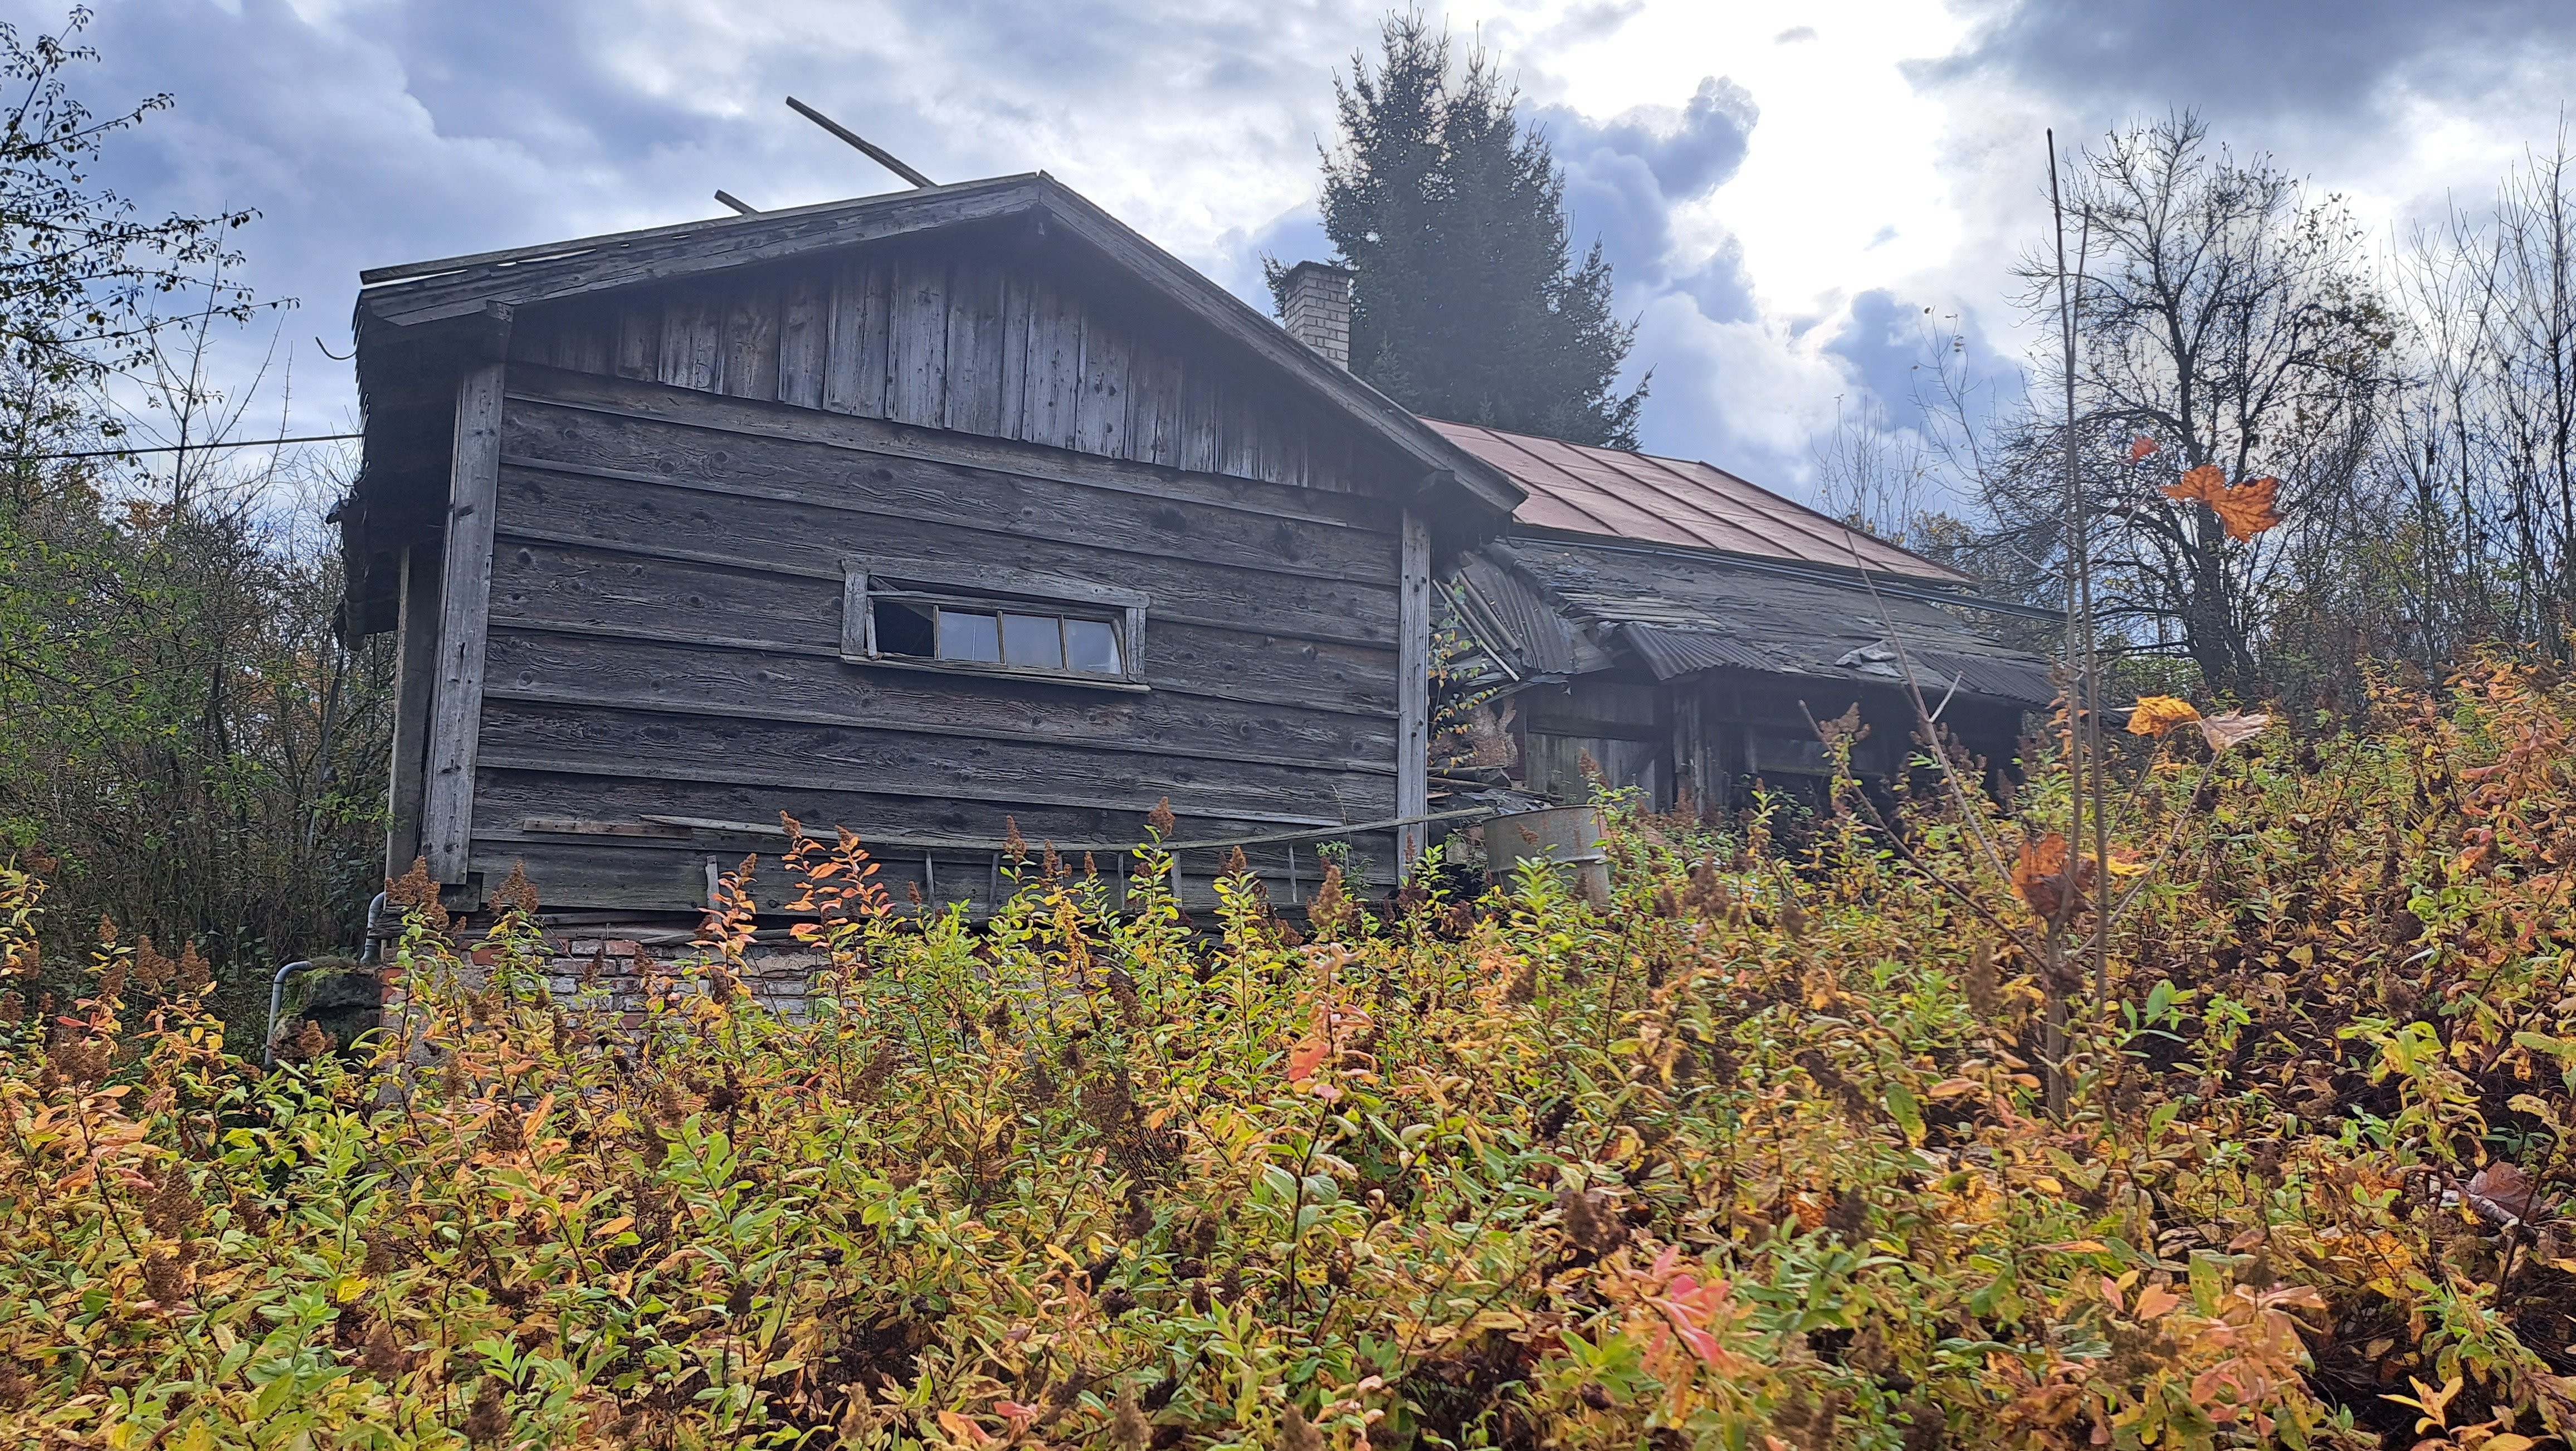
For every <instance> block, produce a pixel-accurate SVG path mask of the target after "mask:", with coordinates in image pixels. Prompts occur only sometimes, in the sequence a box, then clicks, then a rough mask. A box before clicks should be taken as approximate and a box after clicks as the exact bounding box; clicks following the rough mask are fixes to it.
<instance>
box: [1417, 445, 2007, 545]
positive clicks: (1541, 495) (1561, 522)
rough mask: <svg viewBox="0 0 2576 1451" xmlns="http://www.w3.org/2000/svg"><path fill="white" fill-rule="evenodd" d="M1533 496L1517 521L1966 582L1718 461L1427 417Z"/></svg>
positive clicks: (1547, 526) (1518, 513)
mask: <svg viewBox="0 0 2576 1451" xmlns="http://www.w3.org/2000/svg"><path fill="white" fill-rule="evenodd" d="M1425 421H1426V422H1428V423H1429V424H1430V425H1431V427H1432V428H1433V429H1435V430H1437V431H1438V432H1439V433H1440V434H1441V436H1442V437H1444V438H1447V439H1448V440H1449V441H1450V442H1452V443H1454V444H1456V445H1458V446H1459V447H1460V448H1462V449H1464V450H1466V451H1467V452H1468V453H1471V454H1473V455H1475V456H1476V457H1477V458H1479V459H1482V460H1484V461H1485V462H1486V463H1489V464H1491V465H1493V466H1494V467H1495V468H1496V469H1498V470H1500V471H1501V472H1502V473H1504V474H1506V475H1508V476H1509V477H1510V478H1511V480H1512V482H1513V483H1515V484H1518V485H1519V486H1520V487H1521V488H1522V489H1523V490H1524V491H1526V492H1527V493H1528V495H1529V497H1528V498H1527V499H1526V500H1525V501H1523V502H1522V504H1521V506H1520V508H1519V509H1518V510H1517V511H1516V512H1515V513H1514V514H1513V522H1515V523H1517V524H1522V525H1527V526H1531V527H1534V528H1541V529H1560V530H1565V531H1568V532H1570V533H1576V534H1600V535H1608V536H1611V537H1613V538H1618V539H1632V540H1636V541H1637V542H1639V543H1644V544H1672V545H1679V546H1682V547H1684V548H1692V549H1719V550H1725V551H1727V552H1728V553H1732V554H1748V555H1755V556H1760V557H1765V558H1771V559H1785V560H1794V561H1796V562H1798V563H1801V564H1810V565H1817V566H1822V567H1825V568H1832V569H1846V570H1867V571H1870V572H1872V573H1887V574H1896V575H1906V576H1910V577H1913V578H1916V579H1923V580H1934V581H1939V582H1941V583H1943V584H1966V583H1969V582H1970V581H1969V578H1968V576H1966V575H1964V574H1961V573H1960V572H1958V571H1957V570H1954V569H1951V568H1949V567H1947V566H1945V565H1940V564H1935V563H1934V562H1932V561H1931V560H1928V559H1925V558H1924V557H1923V556H1921V555H1919V554H1916V553H1913V552H1912V551H1910V550H1907V549H1903V548H1900V547H1898V546H1896V545H1894V544H1890V543H1888V542H1887V541H1886V540H1884V539H1880V538H1877V537H1876V536H1874V535H1870V534H1866V533H1863V532H1861V531H1860V530H1858V529H1854V528H1852V527H1851V526H1849V525H1847V524H1844V523H1842V522H1840V521H1839V520H1835V519H1832V518H1828V517H1827V516H1825V515H1823V514H1820V513H1818V512H1816V511H1815V510H1813V509H1810V508H1808V507H1806V506H1805V505H1803V504H1799V503H1795V502H1793V501H1791V500H1789V499H1785V498H1782V497H1781V496H1780V495H1778V494H1775V493H1772V492H1771V491H1770V490H1768V489H1765V488H1762V487H1760V486H1758V485H1755V484H1752V483H1749V482H1747V481H1745V480H1743V479H1741V478H1738V477H1736V476H1735V475H1734V474H1731V473H1728V472H1727V471H1726V470H1724V469H1721V468H1719V467H1717V466H1716V465H1714V464H1705V463H1698V462H1694V461H1692V460H1688V459H1672V458H1658V457H1656V456H1654V455H1653V454H1643V453H1626V452H1623V451H1621V450H1619V449H1614V448H1593V447H1589V446H1586V445H1583V444H1575V443H1565V442H1562V441H1560V440H1557V439H1553V438H1537V437H1533V436H1531V435H1529V434H1521V433H1506V432H1504V431H1503V430H1501V429H1498V428H1486V427H1483V426H1481V425H1478V424H1472V423H1448V422H1443V421H1441V420H1438V419H1426V420H1425Z"/></svg>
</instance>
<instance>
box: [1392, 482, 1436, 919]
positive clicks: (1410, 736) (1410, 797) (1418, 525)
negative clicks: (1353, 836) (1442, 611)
mask: <svg viewBox="0 0 2576 1451" xmlns="http://www.w3.org/2000/svg"><path fill="white" fill-rule="evenodd" d="M1397 589H1398V597H1397V602H1396V615H1395V618H1396V637H1397V641H1398V644H1397V647H1396V650H1397V659H1396V690H1395V709H1396V729H1395V814H1396V815H1398V816H1400V817H1404V818H1406V819H1407V821H1406V824H1405V825H1403V826H1400V827H1398V828H1396V859H1397V861H1398V863H1399V864H1400V865H1401V866H1403V868H1404V869H1405V870H1408V871H1410V870H1411V869H1412V867H1413V863H1414V862H1415V860H1416V859H1418V858H1419V857H1420V856H1421V855H1422V851H1423V847H1424V845H1425V843H1427V842H1428V841H1429V840H1430V827H1429V825H1428V824H1427V823H1425V822H1423V821H1421V820H1419V819H1418V818H1420V817H1423V816H1425V815H1428V814H1429V813H1430V811H1431V527H1430V525H1429V524H1428V523H1426V522H1425V521H1424V519H1423V517H1422V516H1421V515H1420V514H1418V513H1416V512H1414V511H1413V510H1411V509H1407V510H1405V511H1404V547H1403V563H1402V569H1401V571H1400V573H1399V575H1398V585H1397Z"/></svg>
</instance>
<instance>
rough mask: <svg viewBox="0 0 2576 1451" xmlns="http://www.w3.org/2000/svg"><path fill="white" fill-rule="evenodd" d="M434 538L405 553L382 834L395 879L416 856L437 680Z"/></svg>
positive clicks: (436, 558)
mask: <svg viewBox="0 0 2576 1451" xmlns="http://www.w3.org/2000/svg"><path fill="white" fill-rule="evenodd" d="M442 572H443V571H442V569H441V566H440V560H439V548H438V542H437V541H436V540H434V539H433V540H424V541H422V542H421V543H418V544H414V545H412V546H410V547H409V548H407V549H405V550H404V551H403V560H402V616H401V620H402V623H401V626H400V638H401V642H402V643H401V647H400V653H399V654H397V655H396V656H395V658H394V701H395V705H394V739H393V762H392V766H393V791H392V799H391V801H390V802H389V803H388V804H389V805H390V807H391V814H392V816H393V823H392V829H391V830H390V831H388V832H386V833H385V875H386V876H387V877H389V878H390V877H399V876H401V875H402V874H403V873H405V872H407V871H409V870H411V864H412V859H413V858H415V857H417V856H419V855H420V846H421V838H420V814H421V806H422V793H423V791H424V789H425V786H426V784H427V783H426V774H425V773H426V772H427V769H428V762H429V708H430V702H431V700H432V699H433V698H434V697H435V695H436V693H437V684H438V673H439V671H438V587H439V577H440V575H441V573H442Z"/></svg>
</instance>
